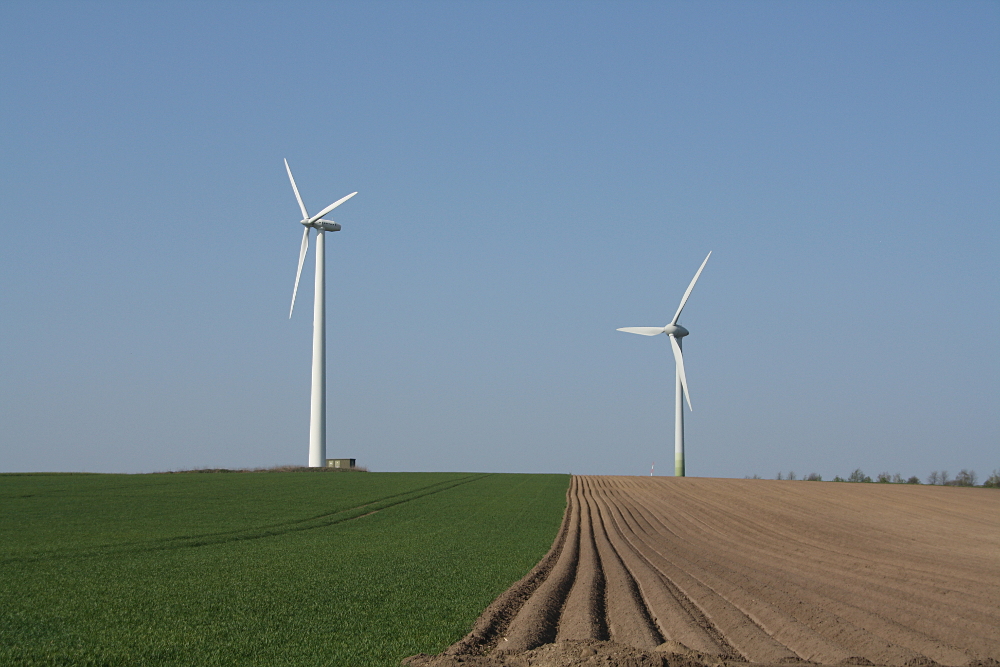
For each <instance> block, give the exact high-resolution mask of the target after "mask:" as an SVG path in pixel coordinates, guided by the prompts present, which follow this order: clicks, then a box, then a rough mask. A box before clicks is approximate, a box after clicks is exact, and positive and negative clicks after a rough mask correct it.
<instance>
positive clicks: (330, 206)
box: [309, 192, 358, 223]
mask: <svg viewBox="0 0 1000 667" xmlns="http://www.w3.org/2000/svg"><path fill="white" fill-rule="evenodd" d="M356 194H358V193H357V192H352V193H351V194H349V195H347V196H346V197H341V198H340V199H338V200H337V201H335V202H333V203H332V204H330V205H329V206H327V207H326V208H324V209H323V210H322V211H320V212H319V213H317V214H316V215H314V216H313V217H311V218H309V222H311V223H312V222H316V221H317V220H319V219H320V218H322V217H323V216H324V215H326V214H327V213H329V212H330V211H332V210H333V209H335V208H337V207H338V206H340V205H341V204H343V203H344V202H345V201H347V200H348V199H350V198H351V197H353V196H354V195H356Z"/></svg>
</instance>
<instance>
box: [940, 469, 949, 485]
mask: <svg viewBox="0 0 1000 667" xmlns="http://www.w3.org/2000/svg"><path fill="white" fill-rule="evenodd" d="M949 479H950V477H948V471H947V470H942V471H941V483H942V484H947V483H948V480H949Z"/></svg>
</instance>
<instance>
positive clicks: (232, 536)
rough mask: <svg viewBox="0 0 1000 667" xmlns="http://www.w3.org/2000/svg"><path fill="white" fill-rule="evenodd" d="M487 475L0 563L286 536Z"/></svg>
mask: <svg viewBox="0 0 1000 667" xmlns="http://www.w3.org/2000/svg"><path fill="white" fill-rule="evenodd" d="M488 476H489V474H474V475H468V476H466V477H462V478H459V479H457V480H454V479H452V480H446V481H443V482H435V483H433V484H428V485H427V486H423V487H419V488H416V489H410V490H409V491H404V492H401V493H394V494H390V495H387V496H383V497H382V498H377V499H375V500H371V501H369V502H366V503H363V504H361V505H357V506H354V507H347V508H343V509H338V510H331V511H329V512H323V513H320V514H316V515H313V516H309V517H305V518H299V519H292V520H290V521H285V522H281V523H273V524H266V525H261V526H254V527H252V528H245V529H240V530H233V531H223V532H215V533H203V534H197V535H179V536H173V537H167V538H160V539H157V540H149V541H140V542H124V543H118V544H111V545H105V546H95V547H86V548H83V549H59V550H55V551H53V550H50V551H40V552H34V553H26V554H20V555H17V556H8V557H6V558H2V559H0V564H6V563H25V562H33V561H40V560H54V559H60V558H94V557H105V556H107V555H109V554H114V553H134V552H142V551H165V550H171V549H190V548H196V547H203V546H210V545H216V544H224V543H227V542H238V541H242V540H258V539H264V538H269V537H277V536H280V535H286V534H288V533H293V532H298V531H305V530H315V529H317V528H326V527H328V526H333V525H335V524H339V523H344V522H345V521H354V520H357V519H363V518H365V517H367V516H371V515H372V514H375V513H377V512H380V511H382V510H385V509H388V508H391V507H395V506H397V505H402V504H404V503H408V502H410V501H413V500H417V499H418V498H424V497H426V496H430V495H433V494H436V493H441V492H443V491H448V490H449V489H453V488H455V487H458V486H462V485H463V484H469V483H471V482H476V481H478V480H481V479H483V478H485V477H488Z"/></svg>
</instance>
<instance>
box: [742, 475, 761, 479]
mask: <svg viewBox="0 0 1000 667" xmlns="http://www.w3.org/2000/svg"><path fill="white" fill-rule="evenodd" d="M743 479H763V477H761V476H760V475H756V474H755V475H747V476H746V477H744V478H743Z"/></svg>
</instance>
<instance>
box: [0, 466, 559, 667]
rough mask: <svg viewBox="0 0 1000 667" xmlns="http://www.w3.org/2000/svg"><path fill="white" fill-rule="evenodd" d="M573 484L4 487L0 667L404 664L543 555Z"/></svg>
mask: <svg viewBox="0 0 1000 667" xmlns="http://www.w3.org/2000/svg"><path fill="white" fill-rule="evenodd" d="M568 483H569V477H568V476H566V475H488V474H470V473H326V474H323V473H306V472H263V473H229V474H226V473H215V474H198V473H179V474H154V475H82V474H80V475H75V474H73V475H71V474H38V475H13V474H7V475H0V664H2V665H130V666H131V665H398V663H399V661H400V659H402V658H403V657H405V656H407V655H412V654H414V653H419V652H428V653H430V652H438V651H440V650H441V649H442V648H444V647H445V646H447V645H448V644H450V643H451V642H453V641H455V640H457V639H458V638H459V637H461V636H462V635H463V634H465V632H467V631H468V629H469V626H470V625H471V623H472V621H473V620H474V619H475V618H476V616H478V615H479V613H480V612H481V611H482V609H483V608H484V607H485V606H486V605H488V604H489V603H490V601H491V600H492V599H493V598H494V597H496V596H497V595H498V594H499V593H500V592H502V591H503V590H504V589H505V588H506V587H507V586H509V585H510V584H511V583H512V582H514V581H516V580H517V579H519V578H520V577H521V576H523V575H524V574H525V573H526V572H527V571H528V570H530V569H531V567H533V566H534V564H535V563H536V562H537V561H538V560H539V559H540V558H541V557H542V556H543V555H544V554H545V552H546V551H547V550H548V548H549V546H550V545H551V543H552V540H553V539H554V537H555V534H556V532H557V530H558V527H559V523H560V521H561V519H562V513H563V509H564V507H565V493H566V488H567V486H568Z"/></svg>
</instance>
